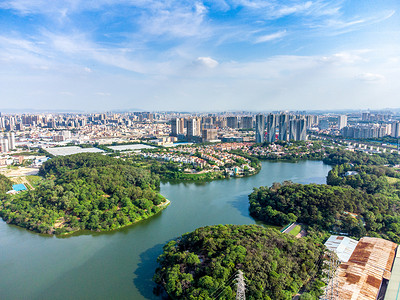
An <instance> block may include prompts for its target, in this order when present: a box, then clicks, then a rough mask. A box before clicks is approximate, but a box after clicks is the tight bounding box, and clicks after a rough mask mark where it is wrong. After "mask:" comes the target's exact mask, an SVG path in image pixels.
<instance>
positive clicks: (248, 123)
mask: <svg viewBox="0 0 400 300" xmlns="http://www.w3.org/2000/svg"><path fill="white" fill-rule="evenodd" d="M240 128H243V129H252V128H253V117H241V119H240Z"/></svg>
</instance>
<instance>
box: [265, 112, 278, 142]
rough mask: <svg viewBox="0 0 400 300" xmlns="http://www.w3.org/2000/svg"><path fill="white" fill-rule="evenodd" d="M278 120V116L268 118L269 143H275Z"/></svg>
mask: <svg viewBox="0 0 400 300" xmlns="http://www.w3.org/2000/svg"><path fill="white" fill-rule="evenodd" d="M276 119H277V118H276V115H274V114H269V115H268V116H267V141H268V142H270V143H273V142H275V135H276Z"/></svg>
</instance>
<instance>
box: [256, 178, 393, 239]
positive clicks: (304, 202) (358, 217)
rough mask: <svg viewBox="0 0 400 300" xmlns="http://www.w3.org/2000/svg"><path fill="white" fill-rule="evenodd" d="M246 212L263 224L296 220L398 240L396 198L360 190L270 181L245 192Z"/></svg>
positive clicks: (353, 233) (340, 231) (359, 235)
mask: <svg viewBox="0 0 400 300" xmlns="http://www.w3.org/2000/svg"><path fill="white" fill-rule="evenodd" d="M249 200H250V214H251V215H252V216H253V217H255V218H257V219H259V220H262V221H264V222H266V223H269V224H277V225H285V224H287V223H289V222H293V221H296V220H297V221H299V222H302V223H304V224H306V225H309V226H312V227H314V228H315V229H317V230H323V231H331V232H332V231H334V232H338V233H348V234H350V235H351V236H354V237H362V236H365V235H367V234H368V235H370V236H381V237H383V238H386V239H390V240H392V241H394V242H400V239H399V233H400V230H399V229H400V228H399V226H398V224H400V214H399V212H400V203H399V201H398V199H394V198H391V197H387V196H386V195H383V194H380V193H377V194H369V193H367V192H365V191H363V190H360V189H354V188H352V187H348V186H347V187H343V186H330V185H317V184H306V185H303V184H294V183H286V184H283V185H280V184H274V185H273V186H272V187H271V188H268V187H260V188H255V189H254V191H253V193H251V194H250V195H249Z"/></svg>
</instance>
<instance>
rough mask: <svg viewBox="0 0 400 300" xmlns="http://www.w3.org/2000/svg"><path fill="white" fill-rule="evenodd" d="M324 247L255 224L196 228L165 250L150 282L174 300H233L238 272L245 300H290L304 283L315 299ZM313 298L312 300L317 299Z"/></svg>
mask: <svg viewBox="0 0 400 300" xmlns="http://www.w3.org/2000/svg"><path fill="white" fill-rule="evenodd" d="M322 248H323V247H322V245H318V246H317V245H316V244H314V243H313V242H311V241H310V240H308V239H305V238H303V239H296V238H294V237H292V236H291V235H286V234H281V233H280V232H278V231H276V230H274V229H267V228H264V227H261V226H257V225H225V226H223V225H217V226H207V227H202V228H198V229H196V230H195V231H193V232H191V233H187V234H185V235H183V236H182V237H180V238H179V239H177V240H173V241H171V242H169V243H168V244H166V245H165V246H164V253H163V254H162V255H161V256H160V257H159V258H158V261H159V264H160V268H158V269H157V270H156V274H155V275H154V280H155V281H156V283H158V284H160V285H162V286H163V287H164V288H165V290H166V291H167V293H168V294H169V295H170V296H171V298H173V299H193V300H194V299H196V300H198V299H210V300H211V299H216V296H217V295H218V299H235V295H236V289H235V285H234V284H233V282H234V280H233V279H234V275H235V274H236V272H237V270H239V269H240V270H242V271H243V273H244V277H245V281H246V285H247V287H246V299H274V300H279V299H292V296H293V295H294V294H296V293H297V292H298V291H299V289H300V288H301V287H302V286H303V285H304V284H305V283H306V282H308V283H309V284H310V285H312V286H313V288H311V290H312V293H311V294H309V296H311V295H312V294H314V295H315V297H316V296H318V295H319V291H320V289H319V288H318V286H321V285H323V284H322V283H321V282H320V281H318V280H311V281H310V279H311V278H314V277H315V276H316V274H318V272H319V266H320V264H319V263H320V262H321V256H322V252H323V249H322ZM315 297H312V296H311V299H317V298H315Z"/></svg>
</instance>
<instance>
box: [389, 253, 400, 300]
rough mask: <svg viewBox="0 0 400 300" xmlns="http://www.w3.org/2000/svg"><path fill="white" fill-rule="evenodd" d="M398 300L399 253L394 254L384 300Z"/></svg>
mask: <svg viewBox="0 0 400 300" xmlns="http://www.w3.org/2000/svg"><path fill="white" fill-rule="evenodd" d="M397 299H400V251H397V252H396V257H395V260H394V263H393V268H392V275H391V276H390V281H389V285H388V287H387V290H386V294H385V300H397Z"/></svg>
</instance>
